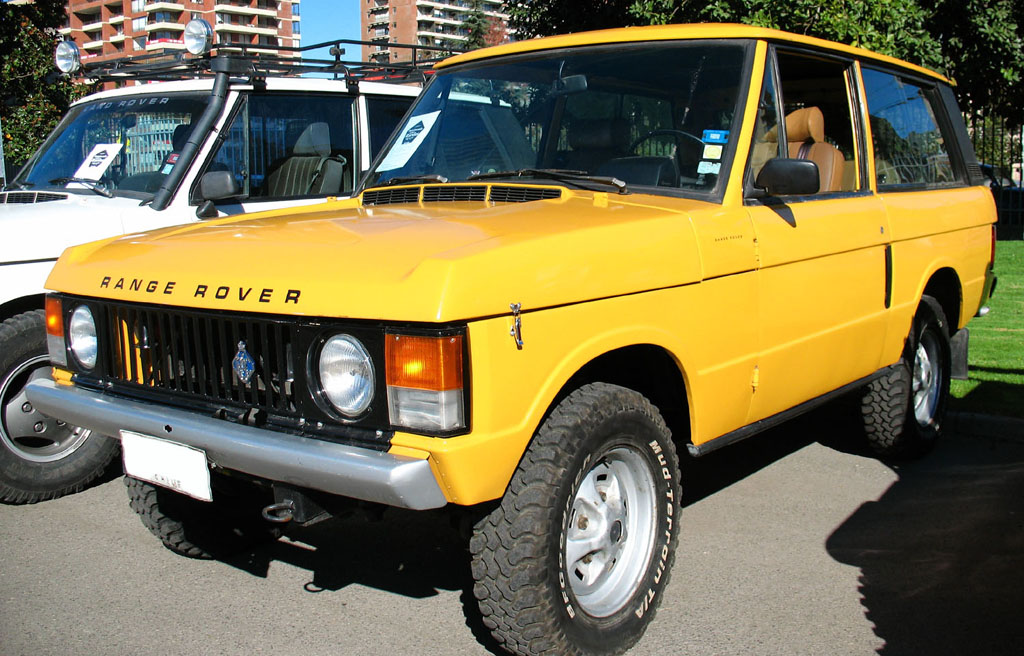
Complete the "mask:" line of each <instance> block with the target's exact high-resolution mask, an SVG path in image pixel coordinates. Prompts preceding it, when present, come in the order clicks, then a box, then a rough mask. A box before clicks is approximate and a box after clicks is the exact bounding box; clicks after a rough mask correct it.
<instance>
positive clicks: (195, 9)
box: [60, 0, 301, 61]
mask: <svg viewBox="0 0 1024 656" xmlns="http://www.w3.org/2000/svg"><path fill="white" fill-rule="evenodd" d="M300 6H301V2H300V0H181V1H179V2H154V1H153V0H69V2H68V3H67V9H68V22H67V24H66V25H65V26H64V27H63V28H62V29H61V30H60V33H61V34H62V35H64V38H65V39H71V40H73V41H74V42H75V43H76V44H77V45H78V47H79V48H80V49H81V51H82V59H83V61H103V60H107V59H118V58H122V57H129V56H133V55H138V54H140V53H145V52H147V51H152V50H160V49H163V48H171V49H179V48H180V49H184V47H185V46H184V44H183V43H182V33H183V32H184V30H185V24H186V23H188V22H189V21H190V20H192V19H194V18H202V19H205V20H206V21H207V22H209V23H210V25H212V26H213V29H214V34H215V40H216V42H217V43H246V44H251V45H258V46H266V48H267V49H268V50H270V49H273V48H274V47H276V46H278V45H283V46H298V45H299V40H300V22H299V9H300Z"/></svg>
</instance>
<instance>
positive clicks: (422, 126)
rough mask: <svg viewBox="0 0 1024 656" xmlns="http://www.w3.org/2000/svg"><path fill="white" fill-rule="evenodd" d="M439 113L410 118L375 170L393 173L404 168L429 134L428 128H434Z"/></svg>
mask: <svg viewBox="0 0 1024 656" xmlns="http://www.w3.org/2000/svg"><path fill="white" fill-rule="evenodd" d="M440 113H441V112H440V111H436V112H430V113H429V114H420V115H419V116H413V117H412V118H410V119H409V121H408V122H407V123H406V124H405V127H404V128H402V131H401V133H399V135H398V139H397V140H396V141H395V143H394V145H392V146H391V150H389V151H388V154H387V156H386V157H385V158H384V161H383V162H381V163H380V166H378V167H377V170H378V171H394V170H395V169H400V168H402V167H403V166H405V165H406V164H407V163H408V162H409V160H410V159H411V158H412V156H413V153H415V152H416V150H417V149H418V148H419V147H420V145H421V144H422V143H423V141H424V139H426V138H427V135H428V134H430V128H432V127H434V123H436V122H437V117H438V115H439V114H440Z"/></svg>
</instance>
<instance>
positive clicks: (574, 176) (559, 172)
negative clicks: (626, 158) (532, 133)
mask: <svg viewBox="0 0 1024 656" xmlns="http://www.w3.org/2000/svg"><path fill="white" fill-rule="evenodd" d="M489 178H549V179H551V180H558V181H560V182H596V183H598V184H605V185H611V186H613V187H615V188H616V189H618V190H619V193H620V194H628V193H629V188H628V187H626V183H625V182H623V181H622V180H619V179H618V178H613V177H610V176H603V175H590V174H589V173H587V172H586V171H570V170H567V169H518V170H516V171H492V172H489V173H477V174H476V175H471V176H469V177H468V178H466V180H467V181H469V180H487V179H489Z"/></svg>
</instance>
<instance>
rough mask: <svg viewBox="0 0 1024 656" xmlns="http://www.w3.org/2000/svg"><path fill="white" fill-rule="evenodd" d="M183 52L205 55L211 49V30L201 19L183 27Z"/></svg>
mask: <svg viewBox="0 0 1024 656" xmlns="http://www.w3.org/2000/svg"><path fill="white" fill-rule="evenodd" d="M184 40H185V50H188V51H189V52H190V53H192V54H193V55H205V54H206V53H208V52H210V49H211V48H212V47H213V28H212V27H210V24H209V23H207V22H206V21H204V20H203V19H201V18H197V19H195V20H190V21H189V22H188V24H187V25H185V35H184Z"/></svg>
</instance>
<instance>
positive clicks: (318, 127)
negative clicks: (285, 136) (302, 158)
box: [292, 123, 331, 157]
mask: <svg viewBox="0 0 1024 656" xmlns="http://www.w3.org/2000/svg"><path fill="white" fill-rule="evenodd" d="M292 153H293V154H295V155H319V156H320V157H327V156H328V155H330V154H331V128H330V127H329V126H328V125H327V124H326V123H310V124H309V125H307V126H306V129H305V130H303V131H302V134H300V135H299V138H298V139H296V140H295V148H293V149H292Z"/></svg>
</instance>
